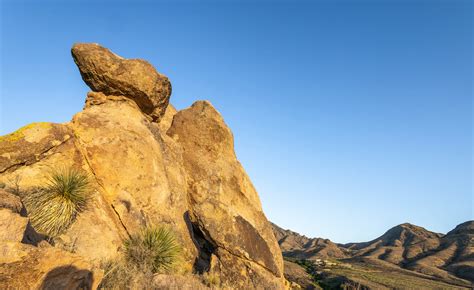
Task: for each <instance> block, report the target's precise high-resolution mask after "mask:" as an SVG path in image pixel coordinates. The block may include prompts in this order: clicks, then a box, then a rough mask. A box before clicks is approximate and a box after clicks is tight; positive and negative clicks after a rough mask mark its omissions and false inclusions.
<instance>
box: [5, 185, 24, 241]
mask: <svg viewBox="0 0 474 290" xmlns="http://www.w3.org/2000/svg"><path fill="white" fill-rule="evenodd" d="M21 213H25V209H24V207H23V204H22V203H21V200H20V198H19V197H18V196H16V195H14V194H12V193H9V192H7V191H6V190H4V189H0V242H1V241H11V242H21V241H22V240H23V237H24V235H25V231H26V227H27V225H28V219H27V218H26V217H24V216H21Z"/></svg>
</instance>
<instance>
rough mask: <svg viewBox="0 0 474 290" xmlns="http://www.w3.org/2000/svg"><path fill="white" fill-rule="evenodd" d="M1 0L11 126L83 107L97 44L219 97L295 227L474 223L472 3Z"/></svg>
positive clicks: (193, 90) (277, 208)
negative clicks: (86, 72) (89, 53)
mask: <svg viewBox="0 0 474 290" xmlns="http://www.w3.org/2000/svg"><path fill="white" fill-rule="evenodd" d="M0 2H1V25H2V35H1V45H0V47H1V57H2V59H1V60H2V63H1V73H2V76H1V81H2V83H1V103H0V104H1V110H0V112H1V118H0V120H1V123H0V134H6V133H8V132H11V131H14V130H16V129H17V128H19V127H21V126H23V125H25V124H28V123H30V122H36V121H52V122H65V121H68V120H70V118H71V117H72V115H73V114H74V113H76V112H78V111H80V110H81V108H82V106H83V103H84V99H85V95H86V93H87V91H88V88H87V86H86V85H85V84H84V83H83V82H82V80H81V78H80V75H79V72H78V70H77V68H76V66H75V64H74V62H73V60H72V58H71V56H70V48H71V46H72V44H73V43H74V42H98V43H100V44H102V45H104V46H106V47H109V48H110V49H112V50H113V51H114V52H116V53H117V54H119V55H122V56H124V57H127V58H144V59H146V60H148V61H150V62H151V63H152V64H153V65H155V67H156V68H157V69H158V70H159V71H160V72H162V73H164V74H166V75H167V76H168V77H169V78H170V79H171V81H172V84H173V95H172V99H171V101H172V103H173V104H174V105H175V106H176V107H177V108H178V109H182V108H186V107H188V106H190V105H191V104H192V103H193V102H194V101H195V100H200V99H207V100H210V101H211V102H212V103H213V104H214V106H215V107H216V108H217V109H218V110H219V111H220V112H221V113H222V115H223V116H224V118H225V120H226V122H227V124H228V125H229V126H230V127H231V129H232V130H233V132H234V136H235V145H236V151H237V155H238V158H239V159H240V161H241V162H242V164H243V165H244V167H245V169H246V170H247V172H248V174H249V175H250V177H251V179H252V181H253V183H254V184H255V186H256V188H257V190H258V191H259V194H260V197H261V200H262V203H263V207H264V210H265V213H266V215H267V217H268V218H269V219H270V220H272V221H274V222H275V223H277V224H279V225H281V226H282V227H284V228H291V229H293V230H295V231H298V232H301V233H303V234H305V235H307V236H318V237H326V238H330V239H332V240H334V241H336V242H348V241H364V240H370V239H372V238H375V237H376V236H378V235H380V234H382V233H383V232H384V231H385V230H387V229H388V228H389V227H392V226H394V225H396V224H399V223H403V222H410V223H414V224H417V225H420V226H423V227H426V228H428V229H431V230H433V231H438V232H446V231H448V230H450V229H452V228H453V227H454V226H455V225H457V224H459V223H461V222H463V221H466V220H470V219H473V207H474V203H473V187H472V183H473V173H472V163H473V158H472V134H473V119H472V108H473V107H472V94H473V72H472V70H473V59H472V53H473V47H472V38H473V22H472V14H473V5H472V1H448V0H446V1H386V0H382V1H312V2H303V1H300V2H298V1H291V2H289V1H288V2H281V1H280V2H271V1H261V2H258V3H252V2H237V1H233V2H230V1H227V2H221V3H218V2H207V3H205V4H203V3H201V4H197V3H196V2H179V3H171V2H156V3H154V4H153V3H152V2H148V3H147V2H141V4H136V2H135V1H129V2H115V3H113V2H111V1H90V2H77V1H76V2H72V1H53V2H47V1H42V4H39V3H38V2H39V1H31V2H21V1H5V0H3V1H1V0H0ZM66 2H70V3H69V4H67V3H66ZM71 3H73V4H71Z"/></svg>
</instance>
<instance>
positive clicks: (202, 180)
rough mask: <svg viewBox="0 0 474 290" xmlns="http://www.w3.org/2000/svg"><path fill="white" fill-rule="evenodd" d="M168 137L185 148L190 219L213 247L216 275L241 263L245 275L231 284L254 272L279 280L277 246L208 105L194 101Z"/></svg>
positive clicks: (228, 139) (237, 276) (229, 138)
mask: <svg viewBox="0 0 474 290" xmlns="http://www.w3.org/2000/svg"><path fill="white" fill-rule="evenodd" d="M168 135H170V136H171V137H173V138H174V139H175V140H176V142H177V143H179V144H180V145H181V147H182V148H183V159H184V168H185V170H186V175H187V191H188V195H189V202H190V218H191V221H192V223H193V224H194V226H195V227H197V229H198V230H199V231H200V232H202V233H203V236H204V238H205V239H206V240H207V241H209V242H210V244H211V245H212V246H213V247H214V248H215V251H214V252H213V253H212V254H213V256H212V257H213V258H215V259H217V260H216V261H215V264H214V268H213V269H212V270H213V271H226V269H230V268H232V267H235V265H237V264H238V263H239V262H241V263H242V264H243V265H245V267H243V270H244V271H240V272H238V271H233V273H231V276H232V277H231V279H232V282H233V283H238V282H239V281H245V277H249V276H250V275H251V274H254V275H255V273H257V274H258V273H262V275H261V277H262V279H266V277H265V275H263V274H264V273H266V272H270V273H271V274H273V275H274V276H276V277H281V276H282V272H283V261H282V258H281V256H280V255H274V253H277V252H278V251H279V249H278V244H277V243H276V241H275V238H274V236H273V233H272V230H271V227H270V225H269V223H268V222H267V220H266V218H265V216H264V214H263V212H262V209H261V204H260V200H259V198H258V195H257V192H256V191H255V188H254V187H253V186H252V183H251V182H250V180H249V178H248V176H247V174H245V171H244V170H243V168H242V166H241V165H240V163H239V162H238V161H237V158H236V156H235V153H234V144H233V136H232V133H231V131H230V130H229V128H228V127H227V126H226V125H225V123H224V120H223V119H222V117H221V116H220V114H219V113H218V112H217V111H216V110H215V109H214V107H212V105H211V104H210V103H209V102H206V101H199V102H196V103H194V104H193V105H192V106H191V108H189V109H186V110H182V111H180V112H178V113H177V114H176V115H175V116H174V118H173V124H172V125H171V128H170V129H169V130H168ZM269 282H270V281H269ZM275 282H276V281H275Z"/></svg>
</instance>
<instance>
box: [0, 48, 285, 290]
mask: <svg viewBox="0 0 474 290" xmlns="http://www.w3.org/2000/svg"><path fill="white" fill-rule="evenodd" d="M72 53H73V56H74V58H75V61H76V63H77V64H78V66H79V69H80V71H81V74H82V77H83V78H84V80H85V81H86V83H88V84H89V86H90V87H91V88H92V89H93V91H94V92H90V93H89V94H88V97H87V101H86V105H85V108H84V110H83V111H82V112H80V113H78V114H76V115H75V116H74V117H73V120H72V122H70V123H67V124H50V123H42V124H39V125H37V124H34V125H31V126H27V127H25V128H23V129H22V130H20V131H19V132H15V133H13V134H10V135H8V136H6V137H1V138H0V182H3V183H8V182H9V181H10V180H13V179H14V178H15V177H16V176H18V177H20V178H19V179H18V180H19V182H18V187H19V188H20V191H21V194H22V195H20V196H23V194H25V195H26V194H28V192H29V189H32V188H34V187H37V186H42V185H44V183H45V182H46V177H47V175H46V173H48V172H49V170H50V169H51V168H69V167H74V168H77V169H81V170H83V171H85V172H87V173H88V174H89V176H90V177H91V183H92V188H93V189H92V190H91V200H90V201H89V203H88V206H87V208H86V209H85V210H84V211H83V212H81V213H80V214H79V215H78V216H77V218H76V220H75V221H74V223H73V224H72V225H71V226H70V227H69V228H68V229H67V230H66V231H65V232H64V233H63V234H62V235H60V236H59V237H56V238H55V239H54V245H55V248H51V247H49V246H46V247H45V249H47V250H42V249H43V247H38V248H35V249H36V250H34V251H33V250H30V249H29V248H28V249H26V248H22V247H18V246H15V245H11V244H10V242H0V251H1V252H2V253H4V255H3V256H2V257H0V263H2V262H1V261H3V262H4V263H7V264H5V265H2V266H0V271H3V272H0V277H6V278H0V279H4V280H0V281H1V282H0V288H1V286H2V285H5V284H1V283H6V284H10V283H11V285H14V286H17V285H19V284H18V283H20V282H19V281H21V280H22V279H24V280H25V281H27V284H25V287H26V288H35V287H40V286H41V285H40V284H38V283H41V281H45V280H46V281H50V280H49V278H48V279H46V277H56V278H58V279H59V282H48V283H45V284H44V285H46V286H47V287H53V288H55V287H76V286H77V285H79V284H74V283H75V282H74V283H73V282H71V280H70V279H69V278H68V277H79V278H78V279H79V280H77V281H81V282H80V283H82V284H80V285H86V286H84V287H86V288H87V287H89V286H90V282H88V281H90V279H89V278H87V277H89V276H88V275H89V274H90V273H89V272H91V270H90V267H89V266H88V265H89V264H91V265H97V264H98V263H99V261H101V260H104V259H112V258H114V257H115V256H116V255H117V254H118V253H119V248H120V247H121V246H122V244H123V240H124V239H125V238H127V237H128V234H132V233H135V232H137V231H139V230H141V229H142V228H143V227H145V226H150V225H167V226H169V227H171V228H172V229H173V230H174V231H175V233H176V236H177V239H178V241H179V242H180V244H181V245H182V246H183V248H184V254H183V256H184V262H183V264H184V265H182V266H183V268H185V269H188V270H191V268H193V269H194V270H197V271H199V272H202V273H206V272H207V274H208V275H210V277H212V275H218V277H219V278H220V280H221V282H222V283H223V284H225V285H232V287H234V286H235V287H240V288H248V287H250V288H269V289H278V288H282V287H283V286H284V277H283V261H282V257H281V253H280V251H279V249H278V244H277V242H276V240H275V238H274V236H273V234H272V231H271V227H270V225H269V223H268V221H267V219H266V218H265V215H264V214H263V212H262V208H261V204H260V200H259V198H258V195H257V192H256V191H255V189H254V187H253V186H252V184H251V182H250V180H249V178H248V176H247V175H246V173H245V171H244V170H243V168H242V166H241V165H240V163H239V162H238V161H237V158H236V156H235V153H234V147H233V137H232V133H231V132H230V130H229V128H228V127H227V126H226V125H225V123H224V121H223V119H222V117H221V116H220V115H219V113H218V112H217V111H216V110H215V109H214V108H213V107H212V106H211V105H210V103H208V102H197V103H195V104H194V105H193V106H192V107H191V108H189V109H186V110H183V111H180V112H176V110H175V109H174V108H173V107H172V106H168V99H169V94H170V92H171V88H170V86H169V82H168V80H167V79H166V77H164V76H162V75H160V74H158V73H157V72H156V71H155V70H154V69H153V67H151V65H150V64H148V63H146V62H144V61H140V60H125V59H122V58H120V57H118V56H116V55H114V54H113V53H111V52H110V51H108V50H107V49H105V48H102V47H100V46H99V45H93V44H79V45H75V46H74V48H73V52H72ZM143 113H146V114H148V115H151V116H152V117H153V118H154V119H155V120H157V119H160V122H159V123H157V122H153V121H152V120H150V119H151V118H150V117H149V116H147V115H146V114H143ZM166 132H167V133H166ZM2 158H3V159H2ZM4 203H5V206H4V207H5V209H4V210H5V211H8V212H9V213H13V212H12V211H11V209H10V208H15V203H14V202H4ZM7 207H8V209H7ZM15 214H17V213H15ZM15 228H16V229H20V228H22V226H19V225H18V226H15ZM9 231H10V230H9ZM13 240H15V241H17V240H18V239H17V238H15V239H13ZM50 248H51V249H50ZM60 248H62V249H67V250H68V251H71V252H74V253H75V254H76V255H78V256H79V257H80V258H78V260H77V263H76V262H75V261H76V260H75V259H76V258H77V256H75V255H72V256H70V255H69V254H68V253H66V254H64V253H65V252H64V251H61V249H60ZM54 255H56V256H58V259H57V261H52V260H51V259H52V257H53V256H54ZM63 258H64V259H63ZM2 259H3V260H2ZM83 260H85V261H87V262H86V264H87V265H86V264H81V263H82V262H81V263H80V262H79V261H83ZM63 262H64V264H66V263H67V264H70V265H73V266H74V267H75V268H72V269H71V268H67V269H65V268H62V266H63ZM34 263H36V264H38V265H36V264H34ZM54 268H60V269H59V270H58V271H56V272H55V271H54ZM13 269H18V271H20V272H21V273H22V274H20V273H15V272H14V270H13ZM83 269H85V270H86V272H82V270H83ZM87 271H89V272H87ZM48 273H53V274H51V275H52V276H51V275H50V276H48ZM22 275H23V276H22ZM56 278H55V279H56ZM51 279H52V278H51ZM33 281H40V282H38V283H37V284H35V283H36V282H33ZM51 281H56V280H54V279H53V280H51ZM73 281H76V280H73ZM78 283H79V282H78ZM94 283H95V282H94ZM177 283H178V284H179V283H180V282H179V281H178V282H177ZM46 286H45V287H46Z"/></svg>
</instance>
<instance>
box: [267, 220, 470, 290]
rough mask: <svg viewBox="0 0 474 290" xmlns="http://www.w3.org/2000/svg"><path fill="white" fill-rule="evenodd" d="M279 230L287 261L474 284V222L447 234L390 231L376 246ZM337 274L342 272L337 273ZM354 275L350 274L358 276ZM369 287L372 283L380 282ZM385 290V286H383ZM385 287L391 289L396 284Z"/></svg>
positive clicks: (407, 227)
mask: <svg viewBox="0 0 474 290" xmlns="http://www.w3.org/2000/svg"><path fill="white" fill-rule="evenodd" d="M273 231H274V234H275V237H276V238H277V240H278V243H279V245H280V248H281V250H282V252H283V256H284V257H285V258H286V259H287V260H290V261H294V262H298V263H300V264H301V261H304V260H309V261H312V262H317V263H316V265H318V263H324V260H326V261H327V260H331V261H337V262H336V263H340V264H341V265H346V266H347V265H350V266H352V268H351V269H354V267H356V268H357V267H358V266H369V267H371V269H376V270H374V271H375V272H377V270H380V271H379V272H384V273H387V274H388V272H387V271H389V272H393V271H395V272H397V273H402V275H408V276H411V278H410V279H412V278H414V277H417V279H418V278H420V279H428V280H429V279H432V280H433V281H440V282H443V283H447V284H449V285H453V286H460V287H467V288H471V287H472V286H473V285H474V221H467V222H465V223H462V224H460V225H458V226H457V227H456V228H455V229H453V230H452V231H450V232H448V233H447V234H445V235H444V234H440V233H434V232H431V231H429V230H427V229H425V228H422V227H419V226H416V225H412V224H409V223H405V224H401V225H398V226H395V227H393V228H391V229H389V230H388V231H387V232H385V233H384V234H383V235H382V236H380V237H378V238H376V239H374V240H372V241H369V242H363V243H348V244H337V243H333V242H331V241H330V240H328V239H322V238H308V237H305V236H303V235H300V234H298V233H296V232H293V231H290V230H285V229H282V228H280V227H278V226H277V225H275V224H273ZM321 261H323V262H321ZM291 267H292V266H290V268H291ZM325 267H326V269H327V266H325ZM325 267H319V269H318V272H322V273H320V274H324V269H325ZM293 268H294V266H293ZM357 269H359V268H357ZM334 270H336V271H334ZM328 272H330V271H328ZM332 272H337V269H333V271H332ZM352 272H354V271H352ZM352 272H351V273H349V274H351V275H352V274H354V273H352ZM420 274H421V276H420ZM320 276H322V277H324V276H325V275H320ZM326 276H327V275H326ZM353 276H354V277H355V276H357V275H353ZM362 276H363V275H362ZM356 278H357V277H356ZM356 280H357V279H356ZM362 280H363V279H362ZM373 280H377V279H375V278H374V279H373ZM363 282H366V284H370V283H371V282H374V281H363ZM375 282H377V281H375ZM395 283H396V281H395ZM359 284H361V285H365V284H364V283H359ZM382 285H384V284H383V283H382V284H381V285H379V286H382ZM366 286H367V285H366ZM373 286H374V287H375V288H377V287H376V286H375V285H373ZM384 286H386V287H388V288H390V287H391V286H393V285H390V284H387V285H384ZM433 287H437V286H433ZM440 287H442V288H444V286H440ZM368 288H372V287H368Z"/></svg>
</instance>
